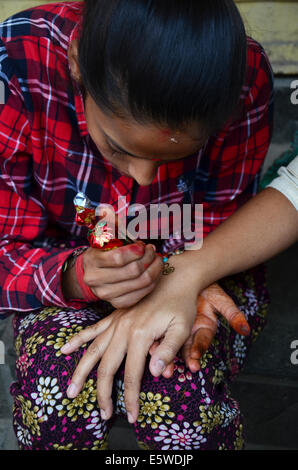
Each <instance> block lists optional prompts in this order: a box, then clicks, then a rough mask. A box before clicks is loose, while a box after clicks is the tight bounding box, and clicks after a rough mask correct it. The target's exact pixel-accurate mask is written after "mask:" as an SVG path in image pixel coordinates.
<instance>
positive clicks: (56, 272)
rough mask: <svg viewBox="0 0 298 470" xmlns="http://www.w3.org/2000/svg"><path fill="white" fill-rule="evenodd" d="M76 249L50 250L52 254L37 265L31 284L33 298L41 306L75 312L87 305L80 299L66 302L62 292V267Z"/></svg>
mask: <svg viewBox="0 0 298 470" xmlns="http://www.w3.org/2000/svg"><path fill="white" fill-rule="evenodd" d="M79 248H81V247H79ZM77 249H78V247H77V248H76V249H75V250H74V249H71V250H66V251H65V250H63V251H62V250H61V249H52V251H51V253H52V254H51V255H49V256H48V257H47V258H46V259H45V260H44V261H42V262H41V263H40V264H39V266H38V268H37V270H36V271H35V273H34V276H33V282H34V283H35V296H36V298H37V299H38V300H39V301H40V303H41V304H42V305H45V306H58V307H66V308H73V309H75V310H79V309H80V308H84V307H86V306H87V305H88V303H87V302H86V301H84V300H82V299H70V300H66V299H65V298H64V295H63V292H62V282H61V275H62V266H63V264H64V263H65V261H66V260H67V258H68V257H69V256H70V255H71V254H72V253H73V252H74V251H76V250H77Z"/></svg>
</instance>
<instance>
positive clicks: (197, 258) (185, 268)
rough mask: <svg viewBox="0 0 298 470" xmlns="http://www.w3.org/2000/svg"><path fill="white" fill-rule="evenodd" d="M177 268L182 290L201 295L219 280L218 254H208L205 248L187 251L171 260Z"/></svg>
mask: <svg viewBox="0 0 298 470" xmlns="http://www.w3.org/2000/svg"><path fill="white" fill-rule="evenodd" d="M170 264H172V265H173V266H174V267H175V273H174V274H176V276H177V280H178V277H179V286H180V290H181V289H182V290H183V291H184V292H188V291H189V290H191V291H192V292H193V291H195V293H196V295H199V294H200V293H201V292H202V290H204V289H205V288H206V287H208V286H209V285H210V284H212V283H213V282H215V281H216V280H218V277H217V270H218V262H217V257H216V253H215V252H214V253H213V254H212V252H211V253H210V252H208V251H207V250H206V249H204V247H202V248H201V249H200V250H185V251H184V252H183V253H182V254H180V255H179V256H174V257H171V258H170Z"/></svg>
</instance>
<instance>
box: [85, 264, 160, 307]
mask: <svg viewBox="0 0 298 470" xmlns="http://www.w3.org/2000/svg"><path fill="white" fill-rule="evenodd" d="M161 263H162V261H161V260H160V258H159V257H156V258H155V260H154V261H153V263H151V264H150V265H149V267H148V268H147V269H146V270H145V271H144V272H143V274H141V276H140V277H138V278H137V279H133V280H129V281H123V282H119V283H116V284H103V285H101V286H100V287H98V288H96V287H94V288H93V289H92V291H93V292H94V293H95V295H97V296H98V297H99V298H100V299H103V300H107V301H109V302H111V300H112V299H115V298H117V297H121V296H123V295H126V294H130V293H133V292H135V291H138V290H141V289H145V288H147V287H148V286H149V285H151V284H152V283H154V282H155V281H156V280H157V279H158V278H159V277H160V275H161V270H162V264H161Z"/></svg>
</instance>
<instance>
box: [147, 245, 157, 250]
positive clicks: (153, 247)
mask: <svg viewBox="0 0 298 470" xmlns="http://www.w3.org/2000/svg"><path fill="white" fill-rule="evenodd" d="M148 246H151V248H152V250H153V251H156V246H155V245H148Z"/></svg>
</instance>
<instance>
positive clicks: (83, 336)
mask: <svg viewBox="0 0 298 470" xmlns="http://www.w3.org/2000/svg"><path fill="white" fill-rule="evenodd" d="M112 321H113V317H112V316H111V315H108V316H107V317H106V318H103V319H102V320H100V321H99V322H97V323H95V324H94V325H90V326H88V327H87V328H85V329H84V330H81V331H80V332H79V333H78V334H76V335H74V336H73V337H72V338H71V339H70V341H68V343H66V344H64V345H63V346H62V348H61V349H60V351H61V352H62V354H71V353H72V352H74V351H76V350H77V349H79V348H80V347H81V346H82V345H83V344H85V343H88V341H92V340H93V339H94V338H96V337H97V336H98V335H99V334H100V333H102V332H103V331H105V330H106V329H107V328H108V327H109V326H110V324H111V322H112Z"/></svg>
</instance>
